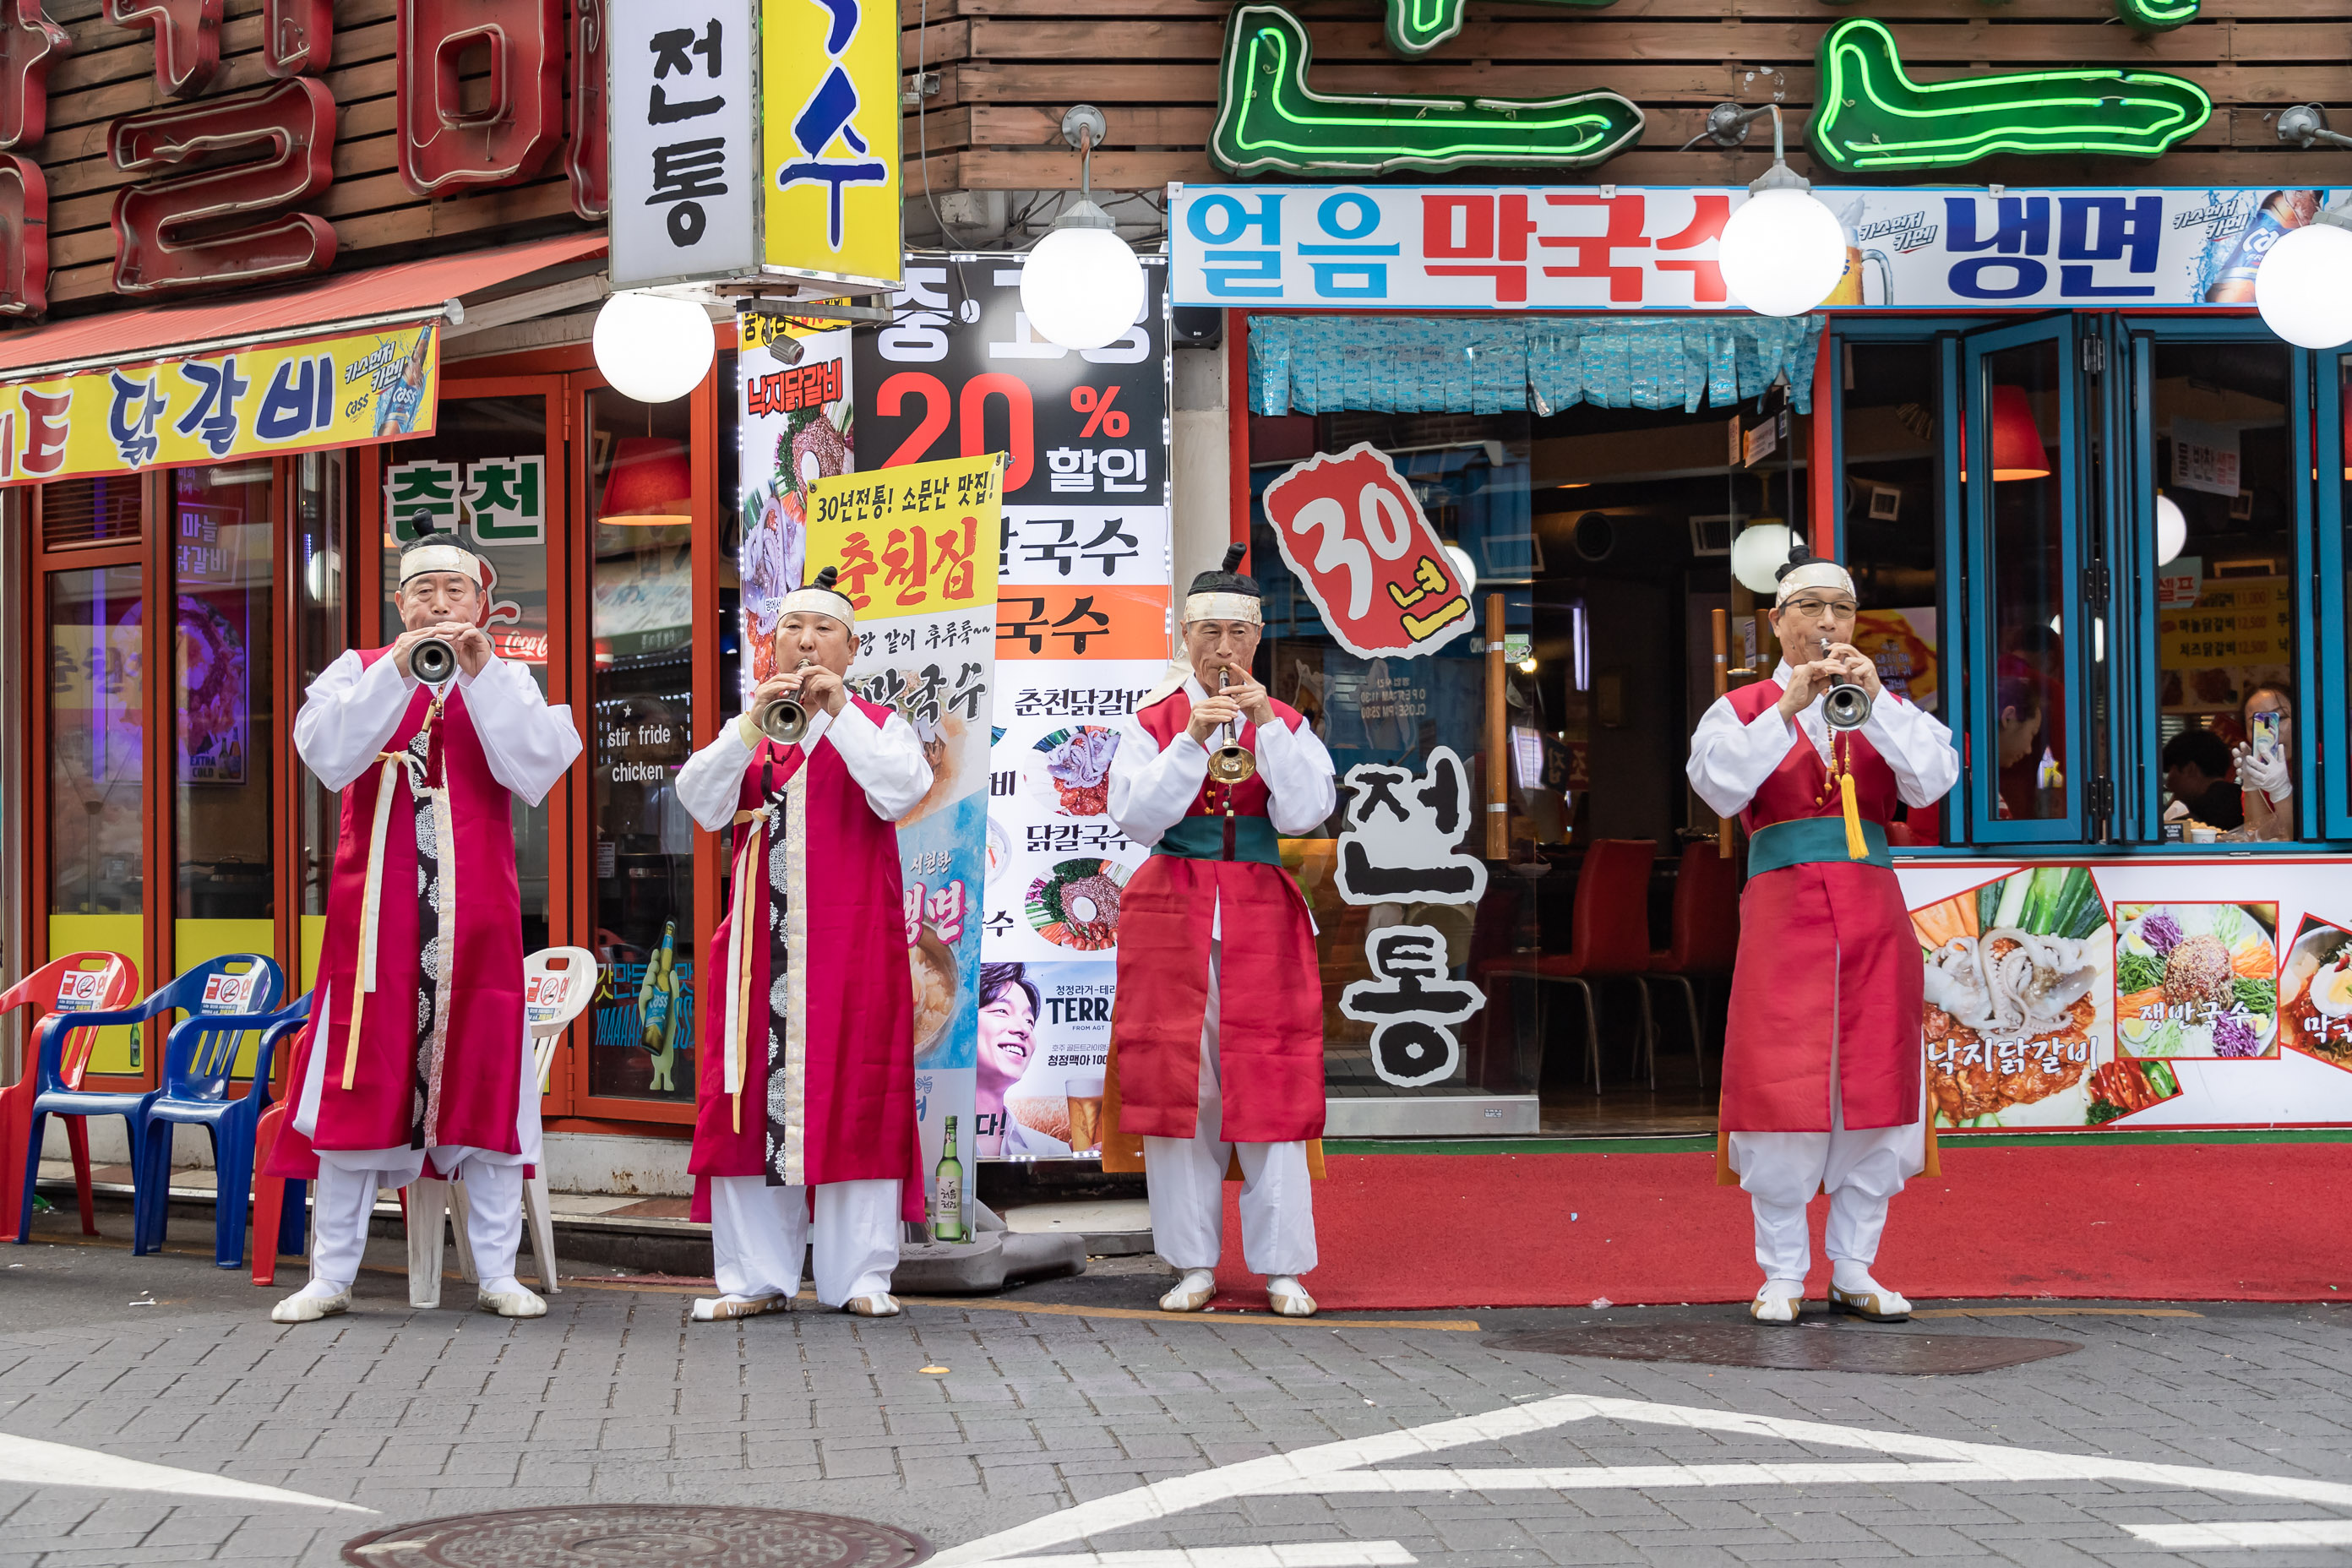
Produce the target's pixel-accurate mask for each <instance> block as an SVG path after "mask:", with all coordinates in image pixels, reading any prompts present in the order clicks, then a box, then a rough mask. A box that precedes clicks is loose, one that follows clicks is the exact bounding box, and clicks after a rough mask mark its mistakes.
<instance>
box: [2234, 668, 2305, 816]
mask: <svg viewBox="0 0 2352 1568" xmlns="http://www.w3.org/2000/svg"><path fill="white" fill-rule="evenodd" d="M2239 712H2240V715H2241V717H2242V719H2243V720H2244V721H2245V726H2246V739H2245V740H2243V741H2242V742H2239V743H2238V745H2237V746H2236V747H2235V748H2234V749H2233V750H2232V751H2231V762H2232V763H2235V764H2236V773H2235V775H2234V776H2235V777H2236V779H2237V782H2238V787H2239V789H2240V791H2241V805H2242V808H2243V810H2244V813H2245V825H2246V827H2247V829H2248V830H2249V832H2250V834H2251V836H2252V837H2254V838H2256V839H2261V840H2264V841H2267V842H2277V841H2279V840H2283V839H2288V838H2293V837H2294V774H2293V773H2292V772H2291V771H2290V769H2289V767H2288V745H2289V741H2288V737H2289V734H2290V732H2291V731H2293V729H2294V695H2293V693H2291V692H2289V691H2288V690H2287V689H2286V686H2285V683H2284V682H2283V681H2266V682H2264V683H2263V684H2262V685H2260V686H2257V687H2255V688H2253V689H2252V690H2250V691H2248V692H2247V693H2246V700H2245V702H2244V703H2243V705H2242V707H2241V708H2240V710H2239Z"/></svg>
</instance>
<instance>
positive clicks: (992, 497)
mask: <svg viewBox="0 0 2352 1568" xmlns="http://www.w3.org/2000/svg"><path fill="white" fill-rule="evenodd" d="M1002 467H1003V459H1002V458H999V457H998V456H996V455H995V454H993V453H991V454H987V455H983V456H981V457H977V458H950V459H948V460H946V461H943V462H937V463H918V464H914V465H911V466H909V467H907V468H893V469H889V470H887V471H886V472H882V473H873V474H845V475H840V476H837V477H834V478H821V479H815V480H814V481H813V482H812V483H811V484H810V485H809V487H808V547H809V550H810V552H811V555H812V558H813V559H814V560H816V561H820V562H824V563H828V564H832V565H835V566H838V567H839V568H840V572H841V575H840V577H839V578H838V579H837V580H836V582H835V587H836V588H838V589H839V590H840V591H841V592H842V593H844V594H846V595H848V597H849V601H850V603H851V604H852V605H855V606H856V610H857V656H856V659H855V660H854V661H853V662H852V663H851V665H850V668H849V684H850V687H851V689H853V690H855V691H856V693H857V694H858V695H859V696H861V697H864V698H866V700H868V701H872V702H879V703H882V704H884V705H886V706H887V707H890V708H894V709H896V710H898V712H899V713H900V714H901V715H903V716H904V717H905V719H906V721H907V722H908V723H909V724H910V725H912V726H913V727H914V731H915V734H916V737H917V738H918V739H919V740H920V741H921V742H922V744H923V756H924V758H925V760H927V761H928V762H929V763H930V764H931V789H930V793H929V795H925V796H924V797H923V799H922V800H921V802H920V803H919V804H918V805H916V807H915V809H914V810H912V811H910V812H908V814H907V815H906V816H904V817H902V818H900V819H899V822H898V858H899V874H900V878H901V880H902V882H903V885H904V888H905V900H906V915H907V947H908V964H909V965H910V967H911V969H912V971H913V980H914V987H915V1106H916V1117H917V1120H918V1121H919V1122H920V1124H921V1128H922V1138H923V1163H924V1168H925V1169H926V1170H929V1171H933V1172H935V1173H938V1174H937V1176H936V1178H935V1180H934V1181H933V1183H932V1185H931V1206H932V1229H933V1232H934V1234H940V1230H941V1226H940V1217H941V1216H940V1205H941V1204H942V1201H943V1194H948V1193H950V1192H952V1193H953V1194H954V1199H955V1202H956V1203H957V1205H960V1206H961V1208H962V1210H963V1213H962V1215H961V1224H962V1226H963V1227H964V1229H965V1232H966V1233H967V1234H968V1233H969V1231H970V1227H971V1187H970V1184H967V1183H962V1182H961V1179H960V1176H959V1175H958V1174H957V1173H955V1172H952V1171H950V1172H940V1164H941V1163H942V1160H943V1158H944V1145H945V1142H946V1131H947V1122H948V1121H949V1119H950V1118H953V1119H954V1121H955V1124H956V1127H957V1130H958V1131H957V1140H956V1149H955V1158H956V1162H957V1164H958V1166H961V1165H962V1164H963V1163H966V1162H969V1161H970V1160H971V1124H972V1064H973V1058H974V1052H975V1047H976V1044H977V1029H978V1023H977V1019H978V1015H979V996H980V921H981V913H982V908H981V904H982V900H981V891H982V887H983V886H984V885H985V875H986V873H985V867H986V863H987V855H988V784H989V774H988V750H989V742H990V738H991V734H992V727H993V723H994V706H995V687H996V552H995V551H994V550H993V549H992V544H993V543H994V542H995V540H996V538H997V534H998V531H999V528H1000V521H1001V520H1000V518H999V516H998V513H999V509H1000V507H1001V505H1002V497H1003V489H1002V488H1001V485H1000V479H1001V470H1002ZM942 1239H945V1237H942Z"/></svg>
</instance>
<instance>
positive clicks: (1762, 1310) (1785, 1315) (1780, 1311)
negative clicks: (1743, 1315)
mask: <svg viewBox="0 0 2352 1568" xmlns="http://www.w3.org/2000/svg"><path fill="white" fill-rule="evenodd" d="M1804 1310H1805V1298H1804V1296H1803V1294H1802V1293H1801V1292H1800V1293H1799V1294H1796V1295H1790V1294H1787V1293H1786V1292H1785V1291H1780V1290H1775V1289H1772V1286H1771V1284H1770V1283H1769V1282H1767V1283H1766V1285H1765V1287H1764V1289H1761V1290H1759V1291H1757V1292H1756V1300H1753V1301H1750V1302H1749V1303H1748V1316H1749V1317H1751V1318H1753V1319H1755V1320H1756V1321H1758V1322H1759V1323H1793V1322H1795V1321H1797V1319H1798V1317H1799V1315H1800V1314H1801V1313H1802V1312H1803V1311H1804Z"/></svg>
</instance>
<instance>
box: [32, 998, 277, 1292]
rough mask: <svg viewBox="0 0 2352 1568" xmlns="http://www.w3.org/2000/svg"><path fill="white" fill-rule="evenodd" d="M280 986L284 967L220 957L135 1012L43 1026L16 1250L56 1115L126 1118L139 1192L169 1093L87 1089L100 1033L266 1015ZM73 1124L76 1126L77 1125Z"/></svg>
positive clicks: (101, 1013) (77, 1016) (135, 1242)
mask: <svg viewBox="0 0 2352 1568" xmlns="http://www.w3.org/2000/svg"><path fill="white" fill-rule="evenodd" d="M279 984H281V981H280V979H279V976H278V965H277V963H275V962H274V961H273V960H271V959H268V958H266V957H264V956H263V955H261V954H260V953H257V952H230V953H223V954H222V955H221V956H220V957H218V958H212V959H206V960H205V962H204V963H200V964H198V965H196V966H195V967H194V969H191V970H189V971H188V972H187V973H184V974H183V975H181V976H180V977H179V978H177V979H175V980H173V982H172V983H171V984H169V985H166V986H164V987H163V988H162V989H161V990H159V991H157V992H155V993H154V994H152V995H150V996H149V997H148V998H147V999H146V1000H145V1001H143V1002H142V1003H140V1004H138V1005H136V1006H132V1007H125V1008H119V1009H108V1008H100V1010H98V1011H97V1012H93V1013H64V1014H59V1015H58V1016H55V1017H52V1018H49V1019H47V1020H45V1021H44V1022H43V1023H42V1024H41V1026H39V1027H38V1028H37V1029H36V1030H34V1032H33V1037H34V1039H35V1040H36V1041H37V1044H38V1047H39V1053H40V1054H39V1058H38V1059H37V1062H36V1063H35V1070H36V1072H37V1078H36V1080H35V1081H36V1085H37V1087H36V1088H35V1090H34V1093H33V1103H32V1107H31V1111H30V1114H29V1115H28V1116H27V1117H26V1128H25V1157H24V1160H23V1163H22V1169H23V1171H24V1173H25V1184H24V1186H23V1187H22V1189H20V1190H19V1191H18V1193H17V1194H16V1197H17V1207H16V1241H17V1243H18V1245H20V1246H21V1245H23V1244H24V1243H25V1242H26V1241H27V1240H29V1239H31V1237H32V1230H33V1180H34V1177H35V1176H36V1175H37V1173H39V1171H40V1159H41V1134H42V1132H43V1131H44V1130H45V1129H46V1126H47V1121H48V1119H49V1118H50V1117H52V1116H65V1117H71V1118H73V1119H74V1120H75V1121H79V1120H81V1119H83V1118H86V1117H91V1116H120V1117H121V1118H122V1121H123V1126H124V1127H125V1129H126V1130H127V1131H128V1135H129V1138H130V1142H131V1181H132V1183H133V1189H132V1190H133V1192H134V1193H135V1192H136V1191H137V1187H136V1184H137V1182H138V1179H139V1173H140V1172H141V1171H142V1170H143V1169H144V1168H145V1165H146V1161H145V1152H146V1123H147V1108H148V1106H149V1105H150V1104H151V1103H152V1102H153V1100H155V1098H156V1097H157V1096H158V1095H160V1094H161V1093H162V1092H163V1090H161V1089H132V1090H130V1091H128V1092H124V1093H110V1092H105V1091H100V1090H91V1089H83V1088H81V1087H80V1085H81V1077H82V1072H83V1070H84V1069H85V1068H88V1067H89V1052H90V1042H91V1041H92V1040H93V1039H94V1037H95V1036H94V1031H95V1030H96V1029H98V1028H100V1027H101V1026H110V1025H114V1024H144V1023H146V1022H148V1021H149V1020H150V1019H153V1018H160V1017H164V1016H168V1015H170V1014H173V1013H185V1014H187V1015H188V1016H189V1018H190V1020H191V1021H192V1022H193V1021H195V1020H198V1019H201V1018H204V1017H205V1016H214V1015H219V1014H224V1013H233V1014H236V1015H238V1016H244V1015H247V1014H249V1013H252V1012H255V1011H267V1010H268V1007H269V1005H271V1004H272V1003H274V1002H276V1001H277V1000H278V986H279ZM214 1027H217V1026H214ZM251 1027H252V1025H250V1024H241V1025H239V1026H238V1028H239V1031H240V1032H241V1031H242V1030H244V1029H249V1028H251ZM75 1041H79V1042H80V1043H79V1044H78V1045H75V1046H74V1047H73V1053H72V1054H69V1053H68V1045H69V1043H72V1042H75ZM167 1048H168V1047H167ZM67 1125H68V1127H70V1126H71V1125H72V1122H68V1124H67ZM165 1201H167V1202H168V1201H169V1199H168V1198H166V1199H165ZM138 1212H139V1209H138V1200H137V1199H136V1198H135V1197H134V1198H133V1200H132V1215H133V1217H132V1221H131V1250H132V1251H133V1252H138V1251H141V1250H143V1249H142V1247H140V1245H139V1239H138V1238H139V1225H138V1219H137V1215H138Z"/></svg>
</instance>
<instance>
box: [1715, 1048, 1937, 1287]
mask: <svg viewBox="0 0 2352 1568" xmlns="http://www.w3.org/2000/svg"><path fill="white" fill-rule="evenodd" d="M1842 1100H1843V1096H1842V1095H1839V1094H1834V1093H1832V1095H1831V1096H1830V1130H1829V1131H1827V1132H1734V1133H1733V1134H1732V1135H1731V1168H1732V1169H1733V1170H1734V1171H1735V1172H1737V1173H1738V1175H1739V1185H1740V1187H1741V1188H1742V1189H1743V1190H1745V1191H1746V1192H1747V1194H1748V1200H1749V1202H1750V1203H1751V1204H1752V1205H1754V1206H1755V1210H1756V1266H1757V1267H1758V1268H1761V1269H1762V1270H1763V1271H1764V1277H1765V1278H1766V1279H1803V1278H1804V1277H1805V1275H1806V1274H1807V1273H1808V1272H1809V1271H1810V1270H1811V1268H1812V1264H1813V1247H1812V1234H1811V1229H1810V1228H1809V1227H1808V1226H1807V1224H1806V1221H1805V1208H1806V1205H1808V1204H1810V1203H1811V1202H1812V1198H1813V1194H1815V1193H1817V1192H1820V1191H1822V1190H1823V1189H1827V1191H1828V1193H1829V1194H1830V1219H1829V1226H1828V1229H1827V1230H1826V1231H1825V1232H1824V1233H1823V1235H1822V1243H1823V1245H1824V1246H1825V1247H1826V1248H1827V1249H1828V1251H1829V1255H1830V1261H1831V1262H1832V1263H1835V1262H1837V1261H1838V1260H1840V1259H1851V1260H1852V1261H1853V1262H1856V1263H1860V1264H1863V1265H1864V1266H1865V1267H1867V1266H1868V1265H1869V1264H1870V1263H1871V1262H1872V1261H1873V1260H1874V1258H1877V1256H1878V1238H1879V1236H1880V1235H1881V1234H1882V1233H1883V1232H1884V1231H1885V1229H1886V1205H1887V1204H1888V1202H1889V1201H1890V1200H1892V1199H1893V1198H1894V1196H1895V1194H1897V1193H1899V1192H1901V1191H1902V1190H1903V1184H1904V1182H1905V1180H1906V1179H1907V1178H1909V1177H1911V1176H1915V1175H1917V1174H1918V1173H1919V1172H1920V1171H1922V1170H1924V1169H1925V1168H1926V1166H1927V1119H1926V1118H1925V1117H1924V1116H1923V1117H1921V1119H1920V1120H1918V1121H1914V1122H1911V1123H1909V1124H1908V1125H1906V1126H1903V1127H1866V1128H1850V1127H1848V1126H1846V1124H1845V1110H1844V1106H1843V1103H1841V1102H1842Z"/></svg>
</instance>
